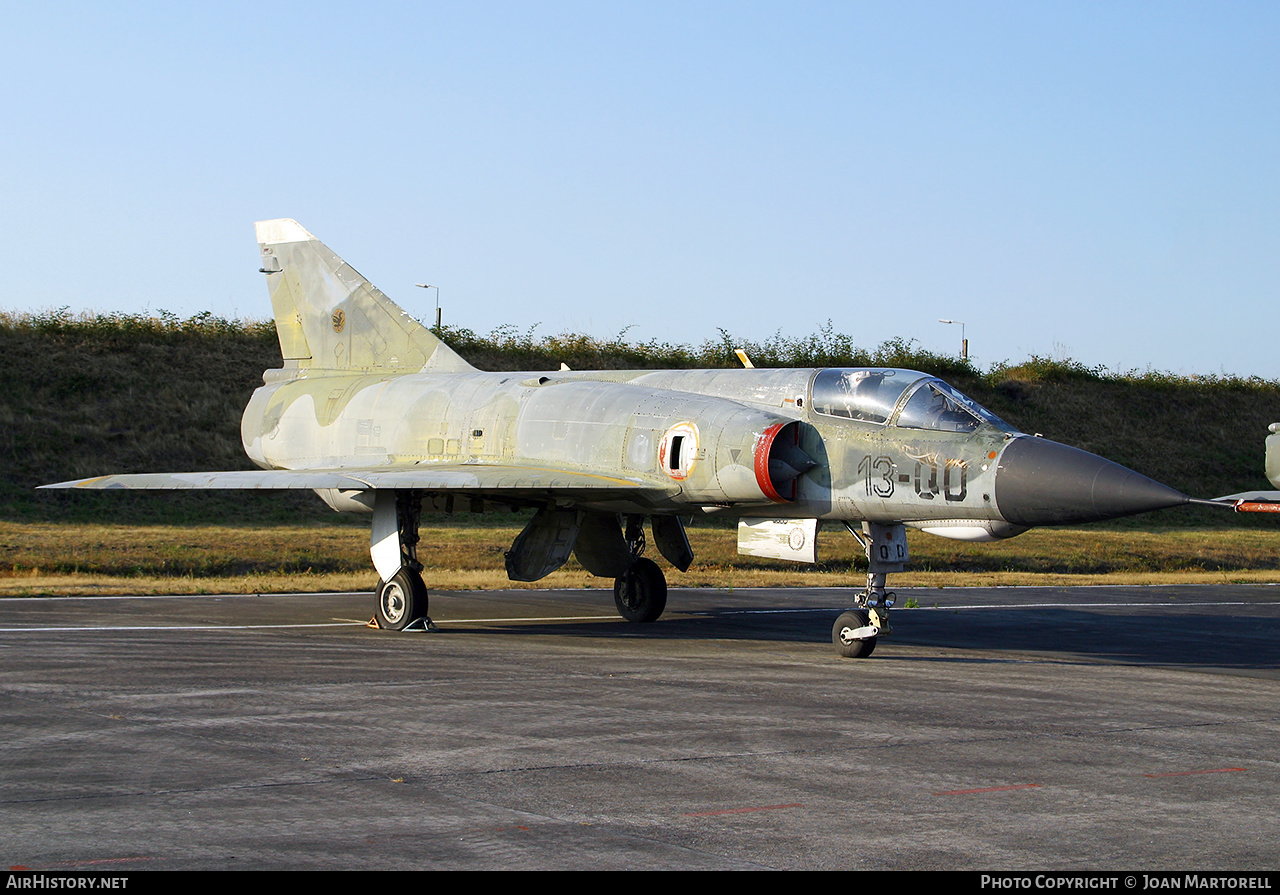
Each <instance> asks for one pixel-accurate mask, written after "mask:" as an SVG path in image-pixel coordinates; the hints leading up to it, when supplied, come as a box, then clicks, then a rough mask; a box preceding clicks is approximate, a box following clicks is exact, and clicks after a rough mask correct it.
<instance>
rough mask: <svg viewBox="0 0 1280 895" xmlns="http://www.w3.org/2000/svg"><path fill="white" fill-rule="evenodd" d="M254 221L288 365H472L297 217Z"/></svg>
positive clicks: (401, 368)
mask: <svg viewBox="0 0 1280 895" xmlns="http://www.w3.org/2000/svg"><path fill="white" fill-rule="evenodd" d="M255 229H256V230H257V234H258V245H259V247H260V248H261V250H262V272H263V273H265V274H266V275H267V287H268V289H269V290H270V292H271V310H272V313H273V314H274V316H275V320H276V333H277V334H278V335H279V337H280V351H281V353H282V354H283V355H284V361H285V367H286V369H287V368H298V367H306V368H312V369H316V370H334V371H341V372H344V373H345V372H359V371H361V370H370V371H374V370H377V371H388V372H397V373H406V372H414V371H417V370H432V371H440V372H462V371H467V370H472V369H474V368H473V367H472V366H471V365H470V364H468V363H467V362H466V361H465V360H463V359H462V358H461V357H459V356H458V355H457V354H456V353H455V352H454V351H453V350H452V349H451V348H449V346H447V345H445V344H444V343H443V342H441V341H440V340H439V339H438V338H436V336H435V335H434V334H433V333H432V332H431V331H430V330H428V329H427V328H426V327H424V326H423V325H422V324H421V323H419V322H418V321H417V320H414V319H413V318H412V317H410V316H409V315H408V314H406V313H405V312H404V311H403V310H401V308H400V307H399V306H397V305H396V304H395V303H394V302H393V301H391V299H389V298H387V297H386V296H385V295H383V294H382V293H381V292H380V291H378V289H377V288H375V287H374V286H373V284H372V283H370V282H369V281H368V280H366V279H365V278H364V277H362V276H361V275H360V274H359V273H358V272H357V271H356V269H355V268H353V267H352V266H351V265H349V264H347V263H346V262H345V261H343V260H342V259H341V258H339V257H338V256H337V255H335V254H334V253H333V252H332V251H330V250H329V248H328V247H327V246H325V244H324V243H322V242H320V240H318V239H316V238H315V237H314V236H312V235H311V234H310V233H308V232H307V231H306V229H305V228H303V226H302V225H301V224H299V223H298V222H297V221H293V220H290V219H288V218H281V219H279V220H275V221H259V222H258V223H257V224H256V225H255Z"/></svg>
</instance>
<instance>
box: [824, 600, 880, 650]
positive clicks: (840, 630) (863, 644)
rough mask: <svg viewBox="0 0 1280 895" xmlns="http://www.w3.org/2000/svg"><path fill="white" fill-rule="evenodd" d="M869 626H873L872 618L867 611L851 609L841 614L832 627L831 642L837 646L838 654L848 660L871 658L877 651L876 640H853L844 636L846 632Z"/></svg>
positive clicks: (870, 638)
mask: <svg viewBox="0 0 1280 895" xmlns="http://www.w3.org/2000/svg"><path fill="white" fill-rule="evenodd" d="M869 624H871V616H870V615H869V614H868V613H867V611H866V610H865V609H850V610H849V611H848V612H842V613H840V617H839V618H837V619H836V623H835V624H834V625H832V626H831V642H832V643H834V644H835V646H836V652H838V653H839V654H840V655H842V656H844V657H845V658H846V659H865V658H867V657H868V656H870V655H871V654H872V652H874V651H875V648H876V638H874V637H868V638H867V639H866V640H851V639H849V638H847V637H846V636H845V635H844V632H845V631H849V630H853V629H855V628H861V627H864V626H866V625H869Z"/></svg>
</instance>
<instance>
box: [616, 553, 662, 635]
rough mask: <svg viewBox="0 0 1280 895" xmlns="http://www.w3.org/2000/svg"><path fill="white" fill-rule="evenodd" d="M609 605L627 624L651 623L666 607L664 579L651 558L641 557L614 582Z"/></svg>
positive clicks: (660, 570)
mask: <svg viewBox="0 0 1280 895" xmlns="http://www.w3.org/2000/svg"><path fill="white" fill-rule="evenodd" d="M613 602H614V604H615V605H616V606H617V607H618V614H619V615H621V616H622V617H623V618H625V619H626V620H627V621H629V622H653V621H657V620H658V616H660V615H662V610H663V609H666V608H667V579H666V577H665V576H663V574H662V569H660V568H658V564H657V563H656V562H654V561H653V560H651V559H645V558H644V557H641V558H639V559H637V560H636V561H635V562H633V563H632V564H631V568H629V569H627V571H626V572H625V573H624V574H623V575H622V577H620V578H617V579H615V580H614V583H613Z"/></svg>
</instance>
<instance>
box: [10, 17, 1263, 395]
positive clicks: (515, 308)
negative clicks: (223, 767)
mask: <svg viewBox="0 0 1280 895" xmlns="http://www.w3.org/2000/svg"><path fill="white" fill-rule="evenodd" d="M0 33H3V34H4V35H5V44H6V46H5V53H4V55H3V57H0V76H2V77H3V82H4V83H5V84H6V87H5V89H4V91H3V92H0V115H2V116H3V117H2V118H0V120H2V121H3V123H4V126H3V130H2V131H0V133H2V134H3V137H0V246H3V249H2V251H3V253H4V255H3V257H4V261H5V270H6V277H5V283H6V288H5V291H4V293H3V295H0V308H5V309H9V310H40V309H50V308H59V307H62V306H69V307H70V308H71V309H72V310H73V311H80V310H93V311H124V312H130V313H136V312H144V311H150V312H156V311H158V310H160V309H166V310H170V311H173V312H175V313H178V314H180V315H183V316H187V315H190V314H194V313H197V312H200V311H203V310H210V311H213V312H214V313H216V314H219V315H224V316H245V317H263V316H265V315H266V313H267V308H268V305H267V297H266V287H265V285H264V284H263V282H262V277H261V276H260V275H259V274H257V273H256V269H257V266H258V264H257V251H256V248H255V245H254V241H253V229H252V224H253V222H254V221H255V220H262V219H267V218H274V217H292V218H296V219H297V220H299V221H300V222H301V223H302V224H303V225H304V226H305V227H307V228H308V229H309V230H311V231H312V232H313V233H315V234H316V235H317V236H318V237H319V238H320V239H322V240H323V241H324V242H326V243H327V244H328V245H329V246H330V247H331V248H332V249H334V251H336V252H338V253H339V254H340V255H342V256H343V257H344V258H346V259H347V260H348V261H349V262H351V263H352V264H353V265H354V266H355V267H356V268H357V269H359V270H360V271H361V272H362V273H364V274H365V275H366V276H368V277H369V278H370V279H371V280H372V281H373V282H374V283H376V284H377V285H378V286H379V287H380V288H381V289H382V290H383V291H385V292H386V293H387V294H388V295H390V296H391V297H392V298H393V299H395V300H397V301H399V302H400V303H401V304H403V305H405V306H406V307H407V308H408V309H409V310H410V311H411V312H413V313H416V314H417V315H418V316H419V317H422V318H424V319H429V318H430V317H431V316H432V315H433V314H434V302H435V293H434V290H432V291H431V292H430V293H427V292H424V291H423V290H420V289H415V288H414V287H413V284H414V283H415V282H431V283H435V284H438V285H439V286H440V298H441V302H442V305H443V307H444V319H445V321H446V322H447V323H450V324H453V325H459V326H466V327H469V328H471V329H473V330H476V331H477V332H480V333H486V332H489V331H491V330H492V329H494V328H496V327H499V326H503V325H506V324H510V325H512V326H514V327H516V329H517V330H519V331H525V330H528V329H530V328H531V327H534V326H535V325H536V327H537V329H536V330H535V332H536V333H540V334H549V333H555V332H560V331H565V330H569V331H582V332H589V333H591V334H594V335H597V336H605V337H612V336H613V335H615V334H617V333H618V332H619V331H621V330H622V329H623V328H624V327H631V329H630V330H629V331H628V337H629V338H632V339H636V340H642V341H643V340H648V339H653V338H656V339H660V340H666V341H686V342H694V343H698V342H701V341H702V340H703V339H706V338H713V337H715V336H716V330H717V328H721V327H723V328H724V329H726V330H729V331H730V332H732V333H735V334H738V335H741V336H743V337H746V338H751V339H763V338H766V337H768V336H769V335H771V334H773V333H774V332H778V331H780V332H782V333H783V334H785V335H789V336H800V335H805V334H808V333H811V332H814V331H816V330H817V329H818V328H819V327H821V326H822V325H823V324H824V323H825V322H826V321H827V320H828V319H830V320H831V322H832V325H833V326H834V327H835V328H836V330H838V331H841V332H847V333H850V334H851V335H853V336H854V337H855V339H856V340H857V342H858V343H859V344H860V345H864V346H867V347H873V346H875V345H877V344H879V343H880V342H882V341H884V340H885V339H888V338H891V337H902V338H907V339H915V340H917V341H918V342H919V343H920V344H921V345H923V346H924V347H926V348H929V349H932V350H937V351H954V350H957V349H958V347H959V332H958V329H957V328H956V327H950V326H946V325H944V324H941V323H938V322H937V320H938V318H940V317H945V318H952V319H957V320H964V321H965V323H966V330H967V335H968V337H969V341H970V346H971V353H972V354H973V355H974V356H975V358H976V359H977V360H978V362H979V363H980V364H982V365H984V366H985V365H988V364H990V363H992V362H995V361H1000V360H1006V359H1007V360H1011V361H1017V360H1021V359H1024V358H1026V357H1027V356H1028V355H1030V354H1033V353H1034V354H1039V355H1044V356H1064V355H1069V356H1071V357H1074V358H1076V359H1078V360H1080V361H1083V362H1085V363H1087V364H1090V365H1103V366H1105V367H1107V368H1109V369H1117V368H1118V369H1125V370H1127V369H1145V368H1147V367H1153V368H1156V369H1162V370H1172V371H1175V372H1181V373H1224V372H1225V373H1230V374H1239V375H1256V376H1262V377H1265V378H1268V379H1275V378H1280V352H1277V351H1276V350H1275V349H1274V347H1273V346H1274V344H1275V340H1276V332H1275V330H1276V323H1277V321H1278V320H1280V314H1277V309H1278V308H1280V260H1278V252H1277V249H1278V248H1280V210H1278V209H1280V174H1278V173H1277V172H1278V171H1280V165H1278V164H1277V160H1280V71H1278V66H1280V39H1278V38H1280V4H1276V3H1263V2H1258V3H1251V2H1236V3H1222V2H1218V3H1208V2H1205V3H1185V2H1159V3H1154V2H1152V3H1140V2H1102V3H1091V2H1029V0H1023V2H1012V3H997V2H993V3H968V4H962V3H910V2H904V3H894V4H885V3H857V2H847V3H786V4H782V3H749V2H735V3H688V2H684V3H643V4H639V3H637V4H632V3H621V2H616V3H615V2H609V3H605V2H594V3H557V2H546V3H532V2H530V3H485V2H468V3H418V4H399V3H378V2H373V3H365V4H361V5H359V6H358V7H357V6H356V5H355V4H346V3H344V4H331V3H321V2H310V3H269V2H265V3H255V4H248V3H218V4H208V5H205V6H195V5H190V8H188V5H187V4H167V3H166V4H143V3H132V4H119V5H115V4H104V3H84V4H79V3H58V2H50V3H42V4H17V3H11V4H5V5H4V6H3V7H0Z"/></svg>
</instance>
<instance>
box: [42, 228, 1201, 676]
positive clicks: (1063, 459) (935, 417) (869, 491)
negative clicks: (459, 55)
mask: <svg viewBox="0 0 1280 895" xmlns="http://www.w3.org/2000/svg"><path fill="white" fill-rule="evenodd" d="M257 237H258V243H259V245H260V248H261V255H262V267H261V272H262V273H263V274H264V275H265V276H266V280H267V285H268V288H269V291H270V294H271V305H272V310H273V313H274V316H275V321H276V329H277V332H278V333H279V338H280V349H281V352H282V354H283V358H284V364H283V367H282V368H280V369H273V370H267V371H266V372H265V373H264V374H263V385H262V387H261V388H259V389H257V390H256V391H255V392H254V393H253V396H252V398H250V400H249V404H248V406H247V407H246V409H245V412H244V417H243V421H242V427H241V435H242V439H243V442H244V448H245V451H246V452H247V453H248V455H249V457H250V458H251V459H252V460H253V462H254V463H255V464H257V465H258V466H259V467H261V469H260V470H257V471H235V472H200V473H164V474H161V473H157V474H141V475H109V476H104V477H101V478H94V479H84V480H80V481H74V482H62V483H59V484H56V485H48V486H45V487H51V488H92V489H103V488H108V489H109V488H141V489H192V488H233V489H312V490H314V491H316V492H317V493H318V494H319V495H320V497H322V498H323V499H324V500H325V501H326V502H327V503H328V504H329V505H330V506H331V507H333V508H334V509H335V510H338V511H356V512H367V513H372V515H373V520H372V536H371V542H370V554H371V556H372V559H373V566H374V568H375V569H376V570H377V572H378V575H379V577H380V579H381V580H380V582H379V584H378V587H377V591H376V599H375V617H376V619H377V621H378V623H379V625H380V626H381V627H383V628H389V629H394V630H401V629H404V628H406V627H409V626H411V625H423V624H425V625H430V620H429V618H428V617H427V588H426V584H425V582H424V580H423V575H422V572H423V565H422V563H421V562H420V561H419V560H418V555H417V544H418V539H419V530H420V525H419V523H420V519H421V516H422V514H423V513H438V512H445V513H447V512H452V511H454V510H471V511H483V510H486V509H496V508H534V509H535V510H536V512H535V514H534V515H533V517H532V519H531V521H530V522H529V523H528V525H527V526H526V527H525V528H524V530H523V531H522V532H521V533H520V534H519V535H518V536H517V537H516V539H515V541H514V543H513V544H512V545H511V550H510V551H509V552H507V554H506V570H507V573H508V576H509V577H510V578H511V579H513V580H516V581H537V580H539V579H541V578H543V577H544V576H546V575H548V574H549V573H551V572H552V571H554V570H555V569H557V568H559V567H560V566H561V565H562V564H563V563H564V562H565V561H566V560H567V559H568V558H569V556H570V554H573V555H575V556H576V557H577V558H578V561H579V562H580V563H581V564H582V566H583V567H584V568H586V569H587V571H588V572H590V573H591V574H593V575H597V576H600V577H603V578H613V579H614V600H615V603H616V605H617V609H618V612H619V613H620V614H621V615H622V617H623V618H625V619H628V620H630V621H634V622H652V621H654V620H656V619H657V618H658V616H659V615H661V614H662V611H663V609H664V607H665V605H666V601H667V586H666V580H665V577H664V575H663V572H662V570H661V568H659V566H658V564H657V563H655V562H654V561H653V560H652V559H649V558H647V557H645V556H643V555H642V554H643V552H644V546H645V542H646V537H645V522H646V520H647V521H648V523H649V531H650V532H651V534H652V541H653V543H654V545H655V546H656V547H657V550H658V552H659V553H660V554H661V555H662V556H663V557H665V558H666V560H667V561H668V562H670V563H671V564H672V565H673V566H675V567H676V568H678V569H680V570H682V571H683V570H686V569H687V568H688V567H689V564H690V563H691V562H692V560H693V553H692V550H691V549H690V547H689V541H688V539H687V537H686V536H685V528H684V518H685V517H689V516H703V515H706V516H722V517H729V518H731V519H736V520H738V545H739V550H740V551H741V552H743V553H748V554H754V555H764V556H774V557H782V558H786V559H793V560H799V561H809V562H812V561H814V560H815V559H816V553H815V549H814V545H815V541H816V538H817V534H818V527H819V524H820V523H825V524H827V525H832V524H834V525H839V526H843V527H845V528H847V529H848V530H849V532H850V533H852V534H853V536H854V537H855V538H857V539H858V541H859V543H860V544H861V545H862V548H863V549H864V550H865V553H866V556H867V558H868V561H869V570H868V573H867V584H866V588H865V590H864V591H863V592H862V593H861V594H860V595H859V596H858V597H857V598H856V599H855V600H854V601H853V602H854V604H855V605H854V606H853V608H852V609H850V611H848V612H845V613H844V614H842V615H841V616H840V617H839V619H837V621H836V623H835V626H834V628H833V631H832V639H833V642H834V643H835V646H836V648H837V650H838V651H839V652H840V653H841V654H842V655H844V656H848V657H858V656H868V655H870V654H871V652H872V650H873V649H874V648H875V645H876V642H877V639H878V638H879V637H880V636H883V635H885V634H887V633H888V632H889V624H888V619H889V609H890V607H891V606H892V605H893V602H894V598H893V595H892V593H891V592H889V591H888V590H887V589H886V584H887V578H888V575H889V574H890V573H893V572H898V571H901V570H902V569H903V567H904V565H905V564H906V563H907V561H908V559H909V556H908V550H907V539H906V531H905V529H906V527H908V526H909V527H912V528H916V529H920V530H922V531H925V532H929V533H931V534H935V535H941V536H943V537H949V538H958V539H961V540H969V541H986V540H993V539H998V538H1009V537H1013V536H1014V535H1017V534H1020V533H1022V532H1024V531H1026V530H1027V529H1029V528H1031V527H1033V526H1037V525H1066V524H1071V523H1082V522H1093V521H1097V520H1103V519H1112V518H1115V517H1119V516H1127V515H1130V514H1134V513H1145V512H1147V511H1150V510H1156V509H1161V508H1164V507H1174V506H1178V505H1181V504H1185V503H1187V502H1188V501H1189V498H1188V497H1187V496H1186V495H1184V494H1182V493H1181V492H1179V491H1176V490H1174V489H1173V488H1169V487H1166V486H1165V485H1162V484H1160V483H1159V482H1156V481H1153V480H1152V479H1149V478H1147V477H1146V476H1143V475H1139V474H1138V473H1136V472H1133V471H1132V470H1129V469H1126V468H1124V467H1122V466H1119V465H1117V464H1115V463H1112V462H1110V461H1108V460H1104V459H1103V458H1101V457H1098V456H1095V455H1093V454H1089V453H1086V452H1084V451H1081V450H1077V449H1075V448H1071V447H1067V446H1066V445H1062V444H1058V443H1055V442H1052V441H1048V440H1046V439H1043V438H1040V437H1033V436H1030V435H1026V434H1024V433H1022V432H1019V431H1018V430H1016V429H1014V428H1013V427H1012V426H1010V425H1009V424H1007V423H1005V422H1004V421H1002V420H1001V419H999V418H998V417H996V416H995V415H994V414H992V413H991V412H989V411H988V410H986V409H984V408H983V407H981V406H979V405H978V404H977V403H976V402H974V401H972V400H970V399H969V398H967V397H965V396H964V395H963V394H961V393H960V392H958V391H957V390H956V389H954V388H952V387H951V386H949V385H947V384H946V383H945V382H942V381H941V380H939V379H936V378H934V377H932V376H929V375H926V374H924V373H919V372H915V371H912V370H902V369H890V368H871V369H801V370H780V369H754V368H751V369H746V368H744V369H734V370H661V371H634V372H617V371H605V372H579V371H570V370H560V371H555V372H538V371H532V372H525V373H486V372H481V371H479V370H476V369H475V368H474V367H472V366H471V365H470V364H468V363H467V362H466V361H465V360H463V359H462V358H461V357H460V356H459V355H457V354H456V353H454V352H453V351H452V350H451V349H450V348H449V347H448V346H447V345H445V344H444V343H443V342H442V341H441V340H440V339H438V338H437V337H436V336H435V335H434V334H432V333H431V332H430V331H429V330H427V329H426V328H424V327H423V326H422V325H421V324H420V323H418V322H417V321H416V320H414V319H412V318H411V317H409V316H408V315H407V314H406V313H405V312H404V311H403V310H401V309H400V308H399V307H397V306H396V305H395V304H393V303H392V302H391V301H390V300H389V299H388V298H387V297H386V296H385V295H383V294H382V293H381V292H379V291H378V290H377V289H375V288H374V287H373V286H372V285H371V284H370V283H369V282H368V281H367V280H365V278H364V277H362V276H361V275H360V274H359V273H357V272H356V271H355V270H354V269H352V268H351V267H350V266H349V265H348V264H346V263H345V262H344V261H343V260H342V259H341V258H339V257H338V256H337V255H335V254H334V253H333V252H331V251H330V250H329V249H328V248H326V247H325V246H324V245H323V244H322V243H321V242H320V241H319V240H317V239H316V238H315V237H314V236H312V235H311V234H310V233H308V232H307V231H306V230H305V229H303V228H302V227H301V226H300V225H299V224H298V223H297V222H295V221H292V220H275V221H265V222H261V223H259V224H258V225H257Z"/></svg>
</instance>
